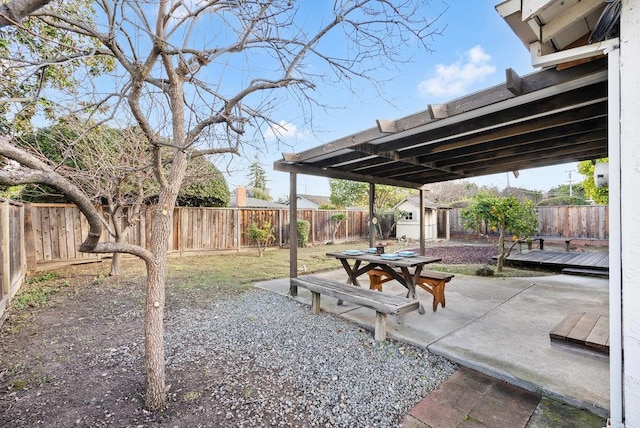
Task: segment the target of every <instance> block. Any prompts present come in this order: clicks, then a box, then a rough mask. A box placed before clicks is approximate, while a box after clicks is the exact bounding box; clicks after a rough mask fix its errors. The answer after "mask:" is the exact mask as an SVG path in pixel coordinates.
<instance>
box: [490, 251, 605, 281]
mask: <svg viewBox="0 0 640 428" xmlns="http://www.w3.org/2000/svg"><path fill="white" fill-rule="evenodd" d="M494 258H495V257H494ZM507 262H509V263H512V264H516V265H520V266H533V267H543V268H546V269H551V270H558V271H561V270H562V269H565V268H568V271H570V270H574V271H577V270H580V271H582V272H601V273H602V274H603V275H608V273H609V252H607V251H602V252H599V251H593V252H590V251H585V252H582V251H549V250H528V251H522V252H518V251H514V252H512V253H511V255H510V256H509V257H507Z"/></svg>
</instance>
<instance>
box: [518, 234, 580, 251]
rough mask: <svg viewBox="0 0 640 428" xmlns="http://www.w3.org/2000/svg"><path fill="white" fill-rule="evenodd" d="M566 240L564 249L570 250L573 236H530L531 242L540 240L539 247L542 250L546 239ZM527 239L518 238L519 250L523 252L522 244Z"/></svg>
mask: <svg viewBox="0 0 640 428" xmlns="http://www.w3.org/2000/svg"><path fill="white" fill-rule="evenodd" d="M545 239H546V240H549V241H564V249H565V251H569V249H570V245H571V240H572V238H563V237H561V236H531V237H529V238H528V240H530V241H531V242H533V241H538V248H539V249H540V250H544V241H545ZM526 242H527V239H519V240H518V250H519V251H520V252H522V244H524V243H526Z"/></svg>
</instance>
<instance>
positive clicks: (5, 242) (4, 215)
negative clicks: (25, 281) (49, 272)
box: [0, 199, 11, 296]
mask: <svg viewBox="0 0 640 428" xmlns="http://www.w3.org/2000/svg"><path fill="white" fill-rule="evenodd" d="M0 223H2V273H3V275H2V294H4V295H5V296H9V295H10V294H11V262H10V260H11V246H10V242H9V201H8V200H6V199H3V200H2V208H1V209H0Z"/></svg>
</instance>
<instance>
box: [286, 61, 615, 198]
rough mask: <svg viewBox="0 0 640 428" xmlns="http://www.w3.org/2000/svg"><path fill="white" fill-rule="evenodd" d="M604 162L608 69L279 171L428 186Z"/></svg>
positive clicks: (583, 70) (587, 67)
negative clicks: (578, 162)
mask: <svg viewBox="0 0 640 428" xmlns="http://www.w3.org/2000/svg"><path fill="white" fill-rule="evenodd" d="M606 156H607V61H606V59H599V60H595V61H590V62H587V63H583V64H579V65H576V66H574V67H571V68H567V69H563V70H558V69H548V70H543V71H539V72H536V73H532V74H529V75H526V76H522V77H521V76H518V75H517V74H516V73H515V72H513V71H512V70H510V69H509V70H507V71H506V82H505V83H504V84H501V85H498V86H494V87H492V88H489V89H486V90H484V91H480V92H478V93H475V94H471V95H468V96H465V97H463V98H459V99H457V100H453V101H451V102H448V103H446V104H442V105H437V106H436V105H431V106H429V107H428V108H427V109H426V110H424V111H421V112H419V113H416V114H413V115H411V116H408V117H405V118H402V119H398V120H378V121H377V126H376V127H374V128H371V129H368V130H365V131H362V132H359V133H356V134H353V135H350V136H347V137H344V138H340V139H338V140H335V141H333V142H330V143H327V144H324V145H321V146H319V147H315V148H312V149H310V150H306V151H304V152H300V153H295V154H292V153H290V154H285V155H284V156H283V159H282V160H278V161H276V162H275V163H274V169H276V170H277V171H285V172H294V173H301V174H309V175H317V176H323V177H329V178H341V179H349V180H356V181H364V182H369V183H378V184H389V185H394V186H401V187H409V188H422V187H423V186H424V185H425V184H429V183H435V182H441V181H448V180H454V179H460V178H470V177H477V176H483V175H488V174H494V173H500V172H505V171H514V170H522V169H527V168H536V167H543V166H549V165H554V164H560V163H566V162H573V161H582V160H587V159H595V158H600V157H606Z"/></svg>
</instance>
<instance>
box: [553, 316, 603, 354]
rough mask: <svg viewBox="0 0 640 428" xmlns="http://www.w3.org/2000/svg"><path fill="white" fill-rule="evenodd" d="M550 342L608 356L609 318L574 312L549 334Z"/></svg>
mask: <svg viewBox="0 0 640 428" xmlns="http://www.w3.org/2000/svg"><path fill="white" fill-rule="evenodd" d="M549 337H550V339H551V342H555V343H562V344H566V345H570V346H576V347H580V348H585V349H589V350H592V351H596V352H599V353H603V354H607V355H609V317H607V316H605V315H598V314H594V313H591V312H575V313H571V314H569V315H567V316H566V317H564V319H563V320H562V321H560V323H559V324H558V325H556V326H555V327H554V329H553V330H551V332H550V333H549Z"/></svg>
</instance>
